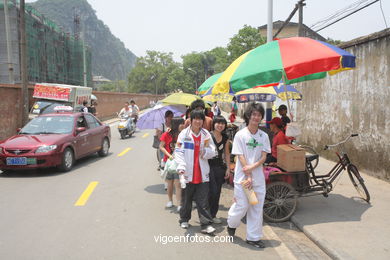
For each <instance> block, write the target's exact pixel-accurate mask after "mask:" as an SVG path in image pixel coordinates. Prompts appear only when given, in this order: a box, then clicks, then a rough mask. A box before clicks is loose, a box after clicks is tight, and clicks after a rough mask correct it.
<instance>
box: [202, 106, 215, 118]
mask: <svg viewBox="0 0 390 260" xmlns="http://www.w3.org/2000/svg"><path fill="white" fill-rule="evenodd" d="M204 113H205V115H206V116H208V117H210V118H211V119H213V118H214V113H213V112H212V111H211V109H210V108H206V109H205V110H204Z"/></svg>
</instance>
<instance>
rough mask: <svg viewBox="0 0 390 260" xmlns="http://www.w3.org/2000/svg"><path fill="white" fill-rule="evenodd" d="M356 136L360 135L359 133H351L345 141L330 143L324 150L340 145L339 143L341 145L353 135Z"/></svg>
mask: <svg viewBox="0 0 390 260" xmlns="http://www.w3.org/2000/svg"><path fill="white" fill-rule="evenodd" d="M356 136H359V134H351V135H349V136H348V137H347V138H346V139H345V140H344V141H341V142H339V143H337V144H328V145H325V147H324V150H328V149H329V148H332V147H335V146H338V145H340V144H343V143H345V142H347V141H348V140H349V139H350V138H351V137H356Z"/></svg>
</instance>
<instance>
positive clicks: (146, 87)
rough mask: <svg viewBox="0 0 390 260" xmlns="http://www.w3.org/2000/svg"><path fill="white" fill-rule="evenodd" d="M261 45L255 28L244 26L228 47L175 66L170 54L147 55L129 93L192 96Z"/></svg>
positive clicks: (139, 62)
mask: <svg viewBox="0 0 390 260" xmlns="http://www.w3.org/2000/svg"><path fill="white" fill-rule="evenodd" d="M264 43H265V40H264V39H263V38H262V37H261V36H260V34H259V32H258V31H257V29H256V28H254V27H251V26H247V25H245V26H244V27H243V28H242V29H241V30H239V32H238V33H237V34H236V35H234V36H233V37H232V38H231V39H230V42H229V43H228V45H227V47H216V48H214V49H212V50H209V51H205V52H191V53H188V54H186V55H183V56H182V57H181V58H182V63H177V62H175V61H174V60H173V58H172V53H162V52H158V51H148V52H147V55H146V56H145V57H140V58H138V60H137V62H136V65H135V67H134V68H133V70H132V71H131V72H130V74H129V78H128V79H129V91H130V92H141V93H155V92H156V88H157V92H158V94H163V93H169V92H174V91H179V90H182V91H184V92H188V93H194V92H195V90H196V88H198V87H199V86H200V85H201V84H202V83H203V82H204V81H205V79H207V78H208V77H209V76H211V75H213V74H214V73H219V72H223V71H224V70H225V69H226V68H227V67H228V66H229V65H230V63H231V62H232V61H233V60H235V59H236V58H238V57H239V56H240V55H242V54H244V53H245V52H247V51H249V50H251V49H253V48H256V47H257V46H259V45H261V44H264Z"/></svg>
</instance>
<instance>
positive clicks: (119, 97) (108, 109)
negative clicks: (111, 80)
mask: <svg viewBox="0 0 390 260" xmlns="http://www.w3.org/2000/svg"><path fill="white" fill-rule="evenodd" d="M92 93H93V94H94V95H95V96H96V97H97V99H98V100H97V103H98V106H97V107H96V110H97V113H98V117H99V118H100V119H102V120H104V119H108V118H112V117H114V116H116V112H119V111H120V110H121V109H122V107H123V106H124V103H125V102H126V101H128V102H130V100H134V101H135V103H136V104H137V105H138V106H139V108H140V109H144V108H147V107H149V106H150V101H154V100H155V99H156V96H155V95H150V94H131V93H126V92H125V93H118V92H106V91H93V92H92ZM163 98H164V96H162V95H158V96H157V99H158V100H160V99H163Z"/></svg>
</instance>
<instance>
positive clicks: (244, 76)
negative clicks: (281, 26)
mask: <svg viewBox="0 0 390 260" xmlns="http://www.w3.org/2000/svg"><path fill="white" fill-rule="evenodd" d="M354 67H355V56H353V55H352V54H350V53H348V52H346V51H344V50H342V49H340V48H338V47H336V46H333V45H331V44H328V43H326V42H322V41H317V40H313V39H310V38H305V37H292V38H285V39H280V40H276V41H272V42H269V43H267V44H264V45H261V46H259V47H257V48H255V49H253V50H251V51H248V52H247V53H245V54H243V55H242V56H240V57H239V58H238V59H236V60H235V61H234V62H233V63H232V64H231V65H230V66H229V67H228V68H227V69H226V70H225V72H224V73H223V74H222V75H221V76H220V77H219V78H218V80H217V81H216V82H215V83H214V85H213V88H212V91H211V93H212V94H218V93H229V90H230V89H231V90H233V91H234V92H238V91H241V90H245V89H248V88H252V87H254V86H260V85H265V84H270V83H277V82H280V81H283V82H284V83H286V84H291V83H297V82H302V81H306V80H313V79H320V78H324V77H326V73H327V72H329V73H330V74H334V73H337V72H339V71H343V70H347V69H351V68H354Z"/></svg>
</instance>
